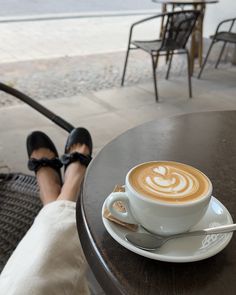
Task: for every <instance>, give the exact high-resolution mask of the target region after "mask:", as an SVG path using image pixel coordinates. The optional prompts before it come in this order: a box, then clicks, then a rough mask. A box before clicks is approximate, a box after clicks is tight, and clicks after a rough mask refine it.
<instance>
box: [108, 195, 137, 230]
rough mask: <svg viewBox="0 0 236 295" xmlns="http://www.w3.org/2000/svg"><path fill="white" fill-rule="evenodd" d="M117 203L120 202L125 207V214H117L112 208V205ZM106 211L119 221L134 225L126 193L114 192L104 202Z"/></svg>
mask: <svg viewBox="0 0 236 295" xmlns="http://www.w3.org/2000/svg"><path fill="white" fill-rule="evenodd" d="M117 201H121V202H122V203H123V205H124V207H125V210H126V212H119V211H117V210H116V209H115V208H114V207H113V204H114V203H115V202H117ZM106 206H107V209H108V210H109V211H110V212H111V214H112V216H114V217H115V218H117V219H119V220H120V221H123V222H126V223H131V224H136V223H137V221H135V218H134V217H133V215H132V213H131V210H130V206H129V199H128V197H127V195H126V193H123V192H114V193H111V194H110V195H109V196H108V198H107V200H106Z"/></svg>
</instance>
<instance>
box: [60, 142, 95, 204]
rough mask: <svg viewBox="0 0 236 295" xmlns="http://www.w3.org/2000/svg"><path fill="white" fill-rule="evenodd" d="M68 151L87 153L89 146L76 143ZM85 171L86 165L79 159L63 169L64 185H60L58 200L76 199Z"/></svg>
mask: <svg viewBox="0 0 236 295" xmlns="http://www.w3.org/2000/svg"><path fill="white" fill-rule="evenodd" d="M68 152H69V153H73V152H78V153H80V154H83V155H88V154H89V148H88V147H87V146H86V145H85V144H80V143H77V144H74V145H72V146H71V147H70V149H69V151H68ZM85 171H86V167H85V166H84V165H82V164H81V163H80V162H79V161H76V162H73V163H71V164H70V165H69V166H68V167H67V169H66V171H65V180H64V185H63V186H62V189H61V193H60V195H59V197H58V200H69V201H74V202H75V201H76V199H77V197H78V195H79V192H80V187H81V183H82V181H83V178H84V174H85Z"/></svg>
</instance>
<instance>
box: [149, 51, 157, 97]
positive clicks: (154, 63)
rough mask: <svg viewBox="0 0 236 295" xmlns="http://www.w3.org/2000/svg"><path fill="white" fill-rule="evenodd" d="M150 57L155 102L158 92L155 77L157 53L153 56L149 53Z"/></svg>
mask: <svg viewBox="0 0 236 295" xmlns="http://www.w3.org/2000/svg"><path fill="white" fill-rule="evenodd" d="M151 57H152V71H153V82H154V91H155V97H156V102H158V92H157V77H156V67H157V61H158V57H159V56H158V55H157V56H156V59H155V56H153V55H151Z"/></svg>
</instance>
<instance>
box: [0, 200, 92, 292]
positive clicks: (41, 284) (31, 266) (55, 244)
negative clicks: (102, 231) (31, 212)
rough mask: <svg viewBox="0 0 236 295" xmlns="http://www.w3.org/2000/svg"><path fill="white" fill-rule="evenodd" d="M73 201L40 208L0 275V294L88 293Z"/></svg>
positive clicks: (57, 202) (85, 265) (58, 202)
mask: <svg viewBox="0 0 236 295" xmlns="http://www.w3.org/2000/svg"><path fill="white" fill-rule="evenodd" d="M86 267H87V264H86V261H85V258H84V255H83V251H82V248H81V245H80V240H79V237H78V234H77V229H76V219H75V203H74V202H71V201H55V202H52V203H50V204H48V205H46V206H44V207H43V208H42V210H41V211H40V212H39V214H38V216H37V217H36V219H35V221H34V223H33V225H32V226H31V228H30V229H29V231H28V232H27V233H26V235H25V236H24V238H23V239H22V240H21V242H20V243H19V244H18V246H17V248H16V249H15V251H14V252H13V254H12V256H11V257H10V259H9V260H8V262H7V264H6V266H5V267H4V269H3V271H2V273H1V276H0V294H1V295H74V294H76V295H79V294H89V290H88V286H87V282H86V279H85V272H86Z"/></svg>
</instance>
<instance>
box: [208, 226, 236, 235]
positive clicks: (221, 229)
mask: <svg viewBox="0 0 236 295" xmlns="http://www.w3.org/2000/svg"><path fill="white" fill-rule="evenodd" d="M235 230H236V224H227V225H222V226H217V227H215V228H214V227H212V228H206V229H204V232H205V233H206V235H210V234H219V233H228V232H231V231H235Z"/></svg>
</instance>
